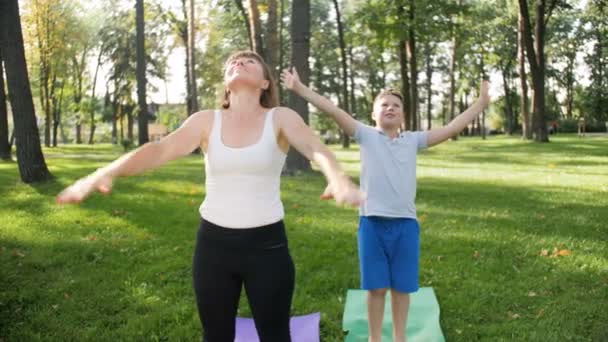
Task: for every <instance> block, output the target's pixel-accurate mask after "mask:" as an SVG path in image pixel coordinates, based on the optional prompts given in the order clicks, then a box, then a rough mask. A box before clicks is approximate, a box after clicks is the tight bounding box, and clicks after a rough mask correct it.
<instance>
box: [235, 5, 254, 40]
mask: <svg viewBox="0 0 608 342" xmlns="http://www.w3.org/2000/svg"><path fill="white" fill-rule="evenodd" d="M234 3H235V4H236V7H238V9H239V11H240V12H241V16H242V17H243V22H244V23H245V28H246V29H247V38H248V39H249V50H251V51H255V49H254V47H253V39H252V34H251V26H249V15H247V10H246V9H245V6H243V0H234Z"/></svg>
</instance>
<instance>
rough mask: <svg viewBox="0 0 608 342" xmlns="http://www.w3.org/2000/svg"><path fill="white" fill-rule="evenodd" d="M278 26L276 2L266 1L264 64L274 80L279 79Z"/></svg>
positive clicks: (275, 0)
mask: <svg viewBox="0 0 608 342" xmlns="http://www.w3.org/2000/svg"><path fill="white" fill-rule="evenodd" d="M277 26H278V13H277V0H268V24H267V25H266V27H267V33H268V38H267V43H268V46H267V48H268V49H267V50H268V51H267V55H268V56H267V57H268V58H267V59H266V64H268V66H269V67H270V70H272V76H273V77H274V79H275V80H278V79H279V69H278V68H277V66H278V65H279V49H280V46H279V31H278V29H277Z"/></svg>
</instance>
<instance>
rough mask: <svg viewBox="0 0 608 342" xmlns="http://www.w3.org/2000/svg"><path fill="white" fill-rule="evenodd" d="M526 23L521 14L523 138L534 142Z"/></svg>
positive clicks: (520, 58) (519, 24)
mask: <svg viewBox="0 0 608 342" xmlns="http://www.w3.org/2000/svg"><path fill="white" fill-rule="evenodd" d="M523 31H524V22H523V18H522V16H521V13H519V15H518V30H517V59H518V64H519V82H520V88H521V116H522V123H521V127H522V137H523V138H524V139H526V140H532V128H531V127H530V102H529V99H528V76H527V73H526V48H525V47H524V45H525V43H524V33H523Z"/></svg>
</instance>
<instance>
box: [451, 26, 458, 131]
mask: <svg viewBox="0 0 608 342" xmlns="http://www.w3.org/2000/svg"><path fill="white" fill-rule="evenodd" d="M457 55H458V33H457V32H456V29H453V32H452V56H451V60H450V122H451V121H452V120H454V117H455V114H456V100H455V96H456V76H455V75H454V74H455V73H456V61H457V58H458V56H457ZM452 140H458V134H454V136H453V137H452Z"/></svg>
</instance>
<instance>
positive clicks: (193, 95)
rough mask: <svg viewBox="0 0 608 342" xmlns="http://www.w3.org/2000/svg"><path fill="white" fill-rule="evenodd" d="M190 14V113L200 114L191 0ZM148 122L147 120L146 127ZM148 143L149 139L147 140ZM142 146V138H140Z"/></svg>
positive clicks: (193, 14)
mask: <svg viewBox="0 0 608 342" xmlns="http://www.w3.org/2000/svg"><path fill="white" fill-rule="evenodd" d="M189 5H190V6H189V7H190V12H189V15H188V55H189V56H190V57H189V58H188V61H189V67H190V71H189V72H188V75H189V76H190V82H189V83H190V84H189V85H190V101H191V103H190V113H189V114H192V113H196V112H198V95H197V93H198V86H197V85H196V30H195V27H194V23H195V22H196V9H195V7H194V0H189ZM147 125H148V121H147V120H146V127H147ZM146 141H147V139H146ZM140 144H141V138H140Z"/></svg>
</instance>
